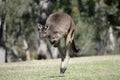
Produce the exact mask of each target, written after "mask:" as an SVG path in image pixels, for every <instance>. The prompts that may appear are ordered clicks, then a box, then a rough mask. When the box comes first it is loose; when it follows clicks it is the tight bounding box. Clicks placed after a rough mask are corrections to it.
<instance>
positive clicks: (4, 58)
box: [0, 14, 7, 63]
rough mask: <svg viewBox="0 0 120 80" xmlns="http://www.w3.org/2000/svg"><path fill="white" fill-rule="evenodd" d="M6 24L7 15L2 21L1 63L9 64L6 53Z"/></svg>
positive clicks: (0, 37)
mask: <svg viewBox="0 0 120 80" xmlns="http://www.w3.org/2000/svg"><path fill="white" fill-rule="evenodd" d="M5 24H6V22H5V14H4V15H2V17H1V21H0V63H5V62H7V51H6V45H5V41H6V25H5Z"/></svg>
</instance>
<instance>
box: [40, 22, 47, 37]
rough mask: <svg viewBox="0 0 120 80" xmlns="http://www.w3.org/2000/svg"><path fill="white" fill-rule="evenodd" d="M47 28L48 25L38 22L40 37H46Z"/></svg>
mask: <svg viewBox="0 0 120 80" xmlns="http://www.w3.org/2000/svg"><path fill="white" fill-rule="evenodd" d="M48 29H49V27H48V26H47V25H45V26H43V25H41V24H38V31H39V34H40V37H44V38H46V37H48Z"/></svg>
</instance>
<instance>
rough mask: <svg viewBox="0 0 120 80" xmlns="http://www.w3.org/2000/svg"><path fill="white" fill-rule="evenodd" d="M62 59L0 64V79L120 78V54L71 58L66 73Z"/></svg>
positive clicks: (110, 79) (109, 79) (71, 79)
mask: <svg viewBox="0 0 120 80" xmlns="http://www.w3.org/2000/svg"><path fill="white" fill-rule="evenodd" d="M59 66H60V59H54V60H39V61H38V60H32V61H26V62H16V63H6V64H1V65H0V80H120V55H115V56H92V57H78V58H71V60H70V62H69V66H68V69H67V71H66V73H65V74H60V73H59Z"/></svg>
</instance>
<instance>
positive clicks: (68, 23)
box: [38, 13, 79, 73]
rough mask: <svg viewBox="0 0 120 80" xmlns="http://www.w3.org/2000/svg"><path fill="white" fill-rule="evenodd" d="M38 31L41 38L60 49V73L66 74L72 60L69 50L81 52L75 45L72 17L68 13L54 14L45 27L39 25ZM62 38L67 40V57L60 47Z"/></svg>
mask: <svg viewBox="0 0 120 80" xmlns="http://www.w3.org/2000/svg"><path fill="white" fill-rule="evenodd" d="M38 31H39V34H40V36H41V37H43V38H47V39H48V40H49V41H50V43H51V44H52V45H53V46H54V47H57V48H58V50H59V52H60V56H61V67H60V73H64V72H65V71H66V69H67V65H68V62H69V59H70V56H69V48H70V47H71V48H72V50H73V51H74V52H78V51H79V49H77V48H76V47H75V43H74V32H75V24H74V22H73V20H72V18H71V16H69V15H68V14H66V13H53V14H51V15H50V16H49V17H48V19H47V21H46V24H45V26H42V25H41V24H38ZM62 38H64V39H65V53H66V56H65V54H64V53H63V51H62V48H61V46H60V41H61V39H62Z"/></svg>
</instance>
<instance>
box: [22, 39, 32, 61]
mask: <svg viewBox="0 0 120 80" xmlns="http://www.w3.org/2000/svg"><path fill="white" fill-rule="evenodd" d="M23 44H24V47H23V49H24V50H25V54H26V60H30V59H31V58H30V51H29V47H28V43H27V40H26V39H25V38H24V39H23Z"/></svg>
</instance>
